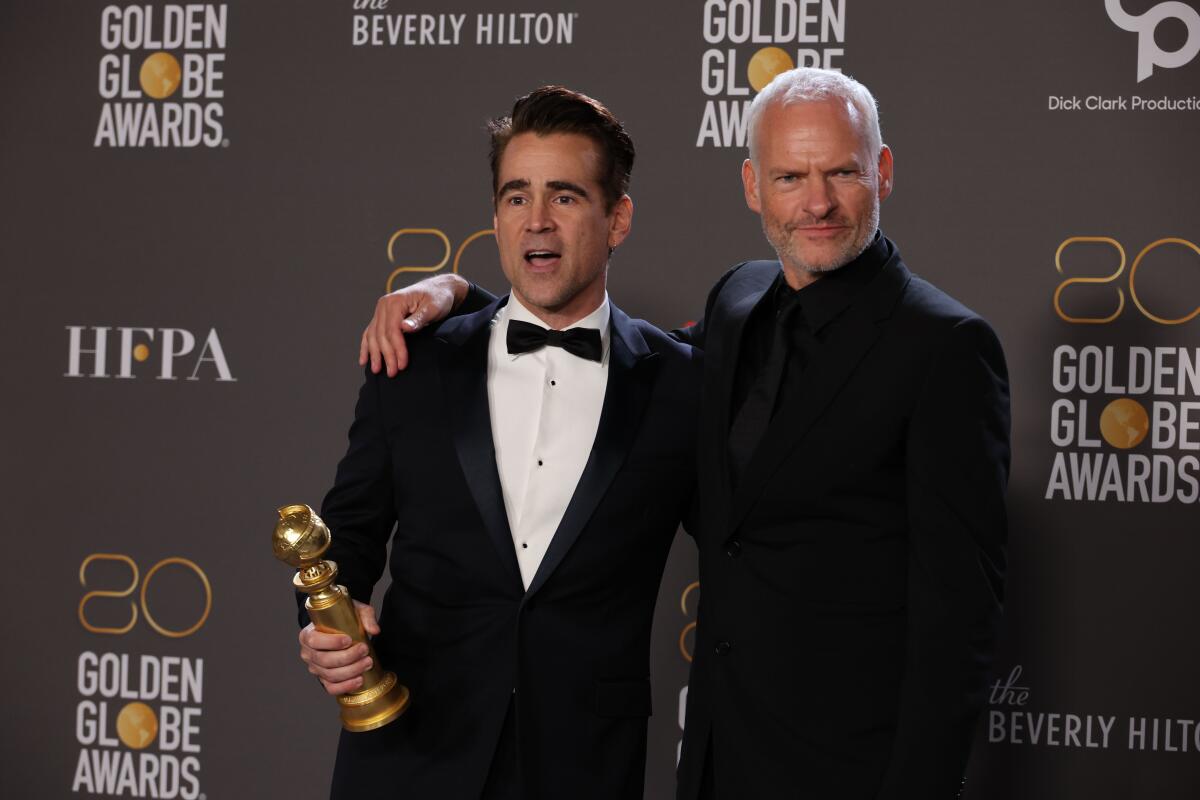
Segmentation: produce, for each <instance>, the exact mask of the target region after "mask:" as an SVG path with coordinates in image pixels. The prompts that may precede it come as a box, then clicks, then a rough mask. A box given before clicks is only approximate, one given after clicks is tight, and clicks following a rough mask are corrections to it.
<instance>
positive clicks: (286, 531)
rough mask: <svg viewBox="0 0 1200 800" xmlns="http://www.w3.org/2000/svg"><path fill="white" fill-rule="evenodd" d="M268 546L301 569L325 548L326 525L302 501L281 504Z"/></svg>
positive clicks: (319, 555)
mask: <svg viewBox="0 0 1200 800" xmlns="http://www.w3.org/2000/svg"><path fill="white" fill-rule="evenodd" d="M271 548H272V550H274V551H275V557H276V558H278V559H279V560H280V561H283V562H285V563H287V564H289V565H291V566H293V567H295V568H296V569H302V568H304V567H307V566H309V565H310V564H313V563H315V562H316V561H317V560H319V559H320V558H321V556H322V555H323V554H324V553H325V551H326V550H328V549H329V528H328V527H326V525H325V523H324V522H323V521H322V520H321V518H320V517H319V516H317V514H316V512H315V511H313V510H312V509H311V508H309V507H308V506H307V505H305V504H303V503H297V504H295V505H290V506H283V507H282V508H280V509H279V522H278V523H276V525H275V530H274V532H273V533H272V535H271Z"/></svg>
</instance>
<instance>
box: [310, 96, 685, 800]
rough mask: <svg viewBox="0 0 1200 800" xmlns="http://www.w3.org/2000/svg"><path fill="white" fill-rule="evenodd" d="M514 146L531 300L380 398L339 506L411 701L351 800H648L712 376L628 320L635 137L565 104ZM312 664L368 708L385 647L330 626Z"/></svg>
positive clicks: (349, 792)
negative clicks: (662, 598)
mask: <svg viewBox="0 0 1200 800" xmlns="http://www.w3.org/2000/svg"><path fill="white" fill-rule="evenodd" d="M491 134H492V170H493V190H494V203H495V219H494V223H495V228H496V241H497V246H498V249H499V253H500V261H501V264H502V267H503V269H504V272H505V275H506V276H507V277H508V278H509V280H510V282H511V283H512V292H511V294H510V295H508V296H507V297H505V298H501V299H499V300H495V301H493V302H490V303H489V304H487V306H486V307H484V308H483V309H482V310H479V311H476V312H475V313H472V314H467V315H464V316H459V317H455V318H453V319H450V320H448V321H446V322H445V323H443V324H441V325H439V326H436V327H434V328H430V329H429V330H427V331H424V332H422V333H421V334H419V335H415V336H412V337H411V338H410V339H409V342H408V346H409V348H411V351H412V353H413V356H414V365H413V367H412V368H411V369H409V370H408V371H406V372H405V374H404V375H403V376H401V377H400V378H398V379H395V380H387V379H384V378H383V377H382V376H379V375H374V374H371V373H370V372H368V374H367V378H366V383H365V384H364V385H363V388H362V390H361V393H360V395H359V400H358V405H357V408H356V410H355V419H354V424H353V425H352V426H351V428H350V434H349V439H350V444H349V449H348V451H347V453H346V456H345V457H344V458H343V459H342V461H341V463H340V464H339V466H338V471H337V478H336V481H335V484H334V486H333V489H332V490H331V491H330V492H329V494H328V495H327V496H326V498H325V502H324V504H323V506H322V511H321V515H322V517H323V518H324V519H325V521H326V522H327V523H328V524H329V526H330V528H331V530H332V533H333V544H332V546H331V548H330V550H329V552H328V554H327V557H328V558H331V559H332V560H334V561H335V562H336V563H337V564H338V566H339V568H340V574H339V580H340V582H342V583H344V584H345V585H346V587H347V588H348V589H349V592H350V594H351V595H352V596H353V598H354V599H355V600H356V601H357V602H358V603H359V609H360V615H361V616H362V618H363V620H364V625H365V627H366V628H367V629H368V632H370V633H373V634H376V635H375V637H374V645H375V648H376V652H377V654H378V656H379V658H380V660H381V661H382V663H383V664H384V665H385V666H386V667H387V668H388V669H391V670H393V671H395V672H396V673H397V676H398V677H399V679H400V680H401V681H402V682H403V683H405V684H406V685H407V686H408V687H409V688H410V690H411V692H412V704H411V706H410V708H409V710H408V711H407V712H406V713H405V714H404V715H403V716H401V717H400V718H398V719H397V720H396V721H394V722H392V723H391V724H389V725H387V726H385V727H383V728H381V729H379V730H376V731H371V732H367V733H346V732H343V734H342V737H341V741H340V745H339V748H338V757H337V764H336V767H335V770H334V777H333V788H332V796H333V797H334V798H355V800H365V799H366V798H384V797H386V798H401V797H402V798H415V799H417V800H457V799H459V798H461V799H463V800H466V799H467V798H470V799H471V800H475V799H476V798H480V797H483V798H488V799H492V798H505V799H508V800H526V799H528V798H546V800H557V798H567V797H570V798H596V800H612V798H627V799H628V800H641V798H642V783H643V773H644V764H645V748H646V723H647V716H648V715H649V714H650V685H649V678H648V674H649V643H650V627H651V620H652V613H653V609H654V602H655V598H656V597H657V591H658V584H659V580H660V578H661V575H662V569H663V565H664V562H665V560H666V556H667V552H668V550H669V548H670V544H671V541H672V538H673V537H674V535H675V532H676V530H677V528H678V525H679V521H680V519H681V518H682V516H683V514H684V512H685V510H686V509H687V508H688V506H689V503H690V501H691V499H692V496H693V491H694V483H695V478H694V463H695V453H694V450H695V441H696V424H697V418H698V413H699V385H700V380H701V375H702V364H701V360H700V359H699V357H698V355H697V354H696V353H695V352H694V351H693V350H692V348H691V347H690V346H688V345H685V344H680V343H679V342H677V341H674V340H672V339H671V338H669V337H668V336H667V335H665V334H663V333H662V332H661V331H659V330H658V329H656V328H654V327H652V326H650V325H648V324H646V323H644V322H642V321H640V320H631V319H629V318H628V317H627V316H626V315H625V314H623V313H622V312H621V311H620V309H618V308H617V307H616V306H613V305H611V304H610V303H609V302H608V297H607V294H606V292H605V279H606V273H607V266H608V261H609V256H610V254H611V252H612V250H613V248H615V247H616V246H617V245H619V244H620V243H621V241H622V240H624V238H625V236H626V235H627V234H628V232H629V228H630V223H631V220H632V215H633V206H632V203H631V201H630V199H629V196H628V194H627V193H626V190H627V187H628V182H629V174H630V171H631V169H632V165H633V157H634V150H633V144H632V142H631V141H630V140H629V137H628V135H627V134H626V133H625V131H624V129H623V128H622V126H621V124H620V123H619V122H618V121H617V120H616V118H615V117H613V116H612V114H611V113H609V112H608V110H607V109H605V108H604V107H603V106H601V105H600V104H599V103H597V102H596V101H594V100H592V99H590V98H587V97H585V96H583V95H579V94H577V93H574V92H571V91H569V90H566V89H563V88H561V87H544V88H543V89H539V90H537V91H535V92H533V93H532V94H530V95H527V96H526V97H524V98H521V99H520V100H518V101H517V103H516V105H515V106H514V108H513V112H512V116H511V117H510V118H505V119H502V120H497V121H495V122H494V123H493V124H492V128H491ZM414 454H420V458H416V457H414ZM389 540H390V542H391V556H390V560H389V559H388V556H387V547H388V543H389ZM385 566H390V571H391V579H392V583H391V586H390V588H389V589H388V591H387V593H386V595H385V596H384V599H383V604H382V614H381V617H380V624H379V625H376V624H375V623H374V618H373V616H374V615H373V612H371V611H370V606H369V605H368V604H369V602H370V597H371V591H372V588H373V586H374V584H375V583H376V581H378V579H379V578H380V576H381V575H382V572H383V569H384V567H385ZM300 642H301V658H302V659H303V660H304V661H305V662H306V663H307V664H308V665H309V669H310V671H311V672H313V673H314V674H315V675H317V676H318V677H319V678H320V679H321V681H322V683H323V684H324V685H325V687H326V689H327V691H329V692H330V693H331V694H339V693H342V692H345V691H350V690H353V689H355V688H358V687H359V686H360V685H361V677H360V676H361V674H362V672H363V671H365V669H366V668H367V666H368V661H367V658H366V651H365V647H364V646H362V645H357V646H353V647H351V646H349V640H348V638H347V637H343V636H340V635H336V634H325V633H321V632H319V631H316V630H315V629H314V628H313V627H312V626H311V624H310V625H309V626H307V627H305V628H304V630H302V631H301V634H300Z"/></svg>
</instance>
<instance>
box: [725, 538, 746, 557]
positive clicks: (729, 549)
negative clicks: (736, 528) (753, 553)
mask: <svg viewBox="0 0 1200 800" xmlns="http://www.w3.org/2000/svg"><path fill="white" fill-rule="evenodd" d="M741 554H742V543H741V541H740V540H739V539H730V540H729V541H728V542H726V543H725V555H727V556H729V557H730V558H737V557H738V556H740V555H741Z"/></svg>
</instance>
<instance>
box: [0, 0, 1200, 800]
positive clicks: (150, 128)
mask: <svg viewBox="0 0 1200 800" xmlns="http://www.w3.org/2000/svg"><path fill="white" fill-rule="evenodd" d="M1198 50H1200V13H1198V11H1197V3H1196V2H1195V0H1192V1H1191V2H1187V3H1180V2H1162V3H1156V2H1153V0H1123V2H1122V1H1120V0H1109V2H1107V3H1106V2H1102V0H1088V1H1085V0H1074V1H1073V2H1066V3H1009V4H997V3H982V2H963V3H937V4H932V3H931V4H918V5H914V4H911V3H895V2H885V0H819V1H818V0H708V2H701V0H696V2H690V3H687V2H673V3H647V2H642V3H634V2H616V1H615V0H606V2H583V1H579V0H577V1H576V2H565V1H564V0H546V1H545V2H532V3H524V2H520V3H518V2H513V0H502V2H494V3H485V2H483V1H482V0H447V2H433V1H432V0H425V2H412V1H411V0H314V1H313V2H306V3H296V2H283V1H282V0H253V2H251V1H250V0H241V1H239V2H229V3H199V4H188V5H179V4H168V3H162V2H142V3H125V2H119V3H110V2H103V1H102V0H39V2H36V3H33V2H16V1H15V0H5V2H3V3H2V4H0V181H2V186H3V191H2V194H0V203H2V209H3V213H2V214H0V260H2V263H3V272H2V275H3V284H2V286H0V297H3V300H4V312H3V326H4V327H3V330H4V335H3V337H0V348H2V351H0V352H2V361H0V363H2V364H3V369H2V370H0V375H2V376H3V378H2V380H3V382H4V383H3V397H4V400H3V404H4V413H3V415H0V425H3V447H2V449H0V463H2V465H3V475H2V480H0V486H2V487H3V489H2V492H3V495H2V497H3V506H2V512H3V527H4V530H5V531H6V535H5V537H4V541H5V545H4V563H5V564H6V568H5V569H4V576H5V578H4V581H5V583H4V604H3V607H4V617H5V625H4V628H5V632H4V636H3V639H4V647H3V649H4V656H3V658H0V676H2V677H3V685H4V687H5V689H4V712H3V714H2V715H0V733H2V736H3V766H4V768H3V769H2V770H0V794H3V796H5V797H37V798H67V797H74V796H79V797H110V796H118V797H154V796H158V797H171V798H173V797H178V798H186V799H187V800H194V799H195V798H212V799H213V800H217V798H258V797H279V798H283V797H288V798H318V797H322V796H323V794H324V792H325V789H326V786H327V780H328V775H329V772H330V767H331V764H332V760H333V754H334V744H335V740H336V738H337V735H338V724H337V719H336V708H335V705H334V703H333V702H332V701H331V700H330V699H329V698H328V697H326V696H324V695H323V694H322V692H321V691H320V690H319V688H318V687H317V686H316V685H315V683H314V681H313V680H312V678H311V677H310V676H308V675H307V673H306V672H305V671H304V669H303V667H302V666H301V664H300V662H299V661H298V659H297V644H296V638H295V637H296V629H295V622H294V614H293V606H292V595H291V588H290V577H291V574H290V571H289V570H288V569H287V568H286V567H284V566H283V565H281V564H279V563H278V562H276V561H275V560H274V559H273V558H272V556H271V552H270V548H269V542H268V534H269V532H270V530H271V527H272V524H273V515H274V509H275V508H276V507H277V506H279V505H282V504H285V503H291V502H298V501H305V502H310V503H314V504H315V503H319V501H320V499H321V497H322V495H323V493H324V492H325V490H326V489H327V488H328V486H329V483H330V481H331V479H332V477H333V470H334V466H335V464H336V461H337V459H338V458H339V457H340V455H341V452H342V450H343V447H344V441H345V439H344V437H345V431H346V428H347V426H348V424H349V422H350V419H351V414H352V409H353V404H354V399H355V396H356V391H357V387H358V385H359V382H360V380H361V372H360V370H359V368H358V367H357V365H356V363H355V358H356V352H357V345H358V336H359V333H360V331H361V329H362V326H363V324H364V323H365V322H366V320H367V318H368V317H369V315H370V313H371V310H372V308H373V305H374V301H375V298H376V297H378V296H379V295H380V294H381V293H382V292H384V290H385V288H386V287H387V286H388V285H389V281H391V282H394V284H395V285H403V284H405V283H407V282H411V281H412V280H414V279H416V278H418V277H421V276H422V275H424V274H428V272H429V271H434V272H436V271H443V272H444V271H449V270H457V271H458V272H460V273H461V274H463V275H464V276H467V277H468V278H470V279H471V280H474V281H478V282H481V283H482V284H484V285H486V286H488V287H490V288H492V289H495V290H500V289H502V288H503V282H502V277H501V274H500V272H499V269H498V267H497V261H496V254H495V248H494V243H493V240H492V237H491V235H490V232H489V228H490V227H491V216H490V214H491V210H490V205H489V175H488V171H487V161H486V139H485V134H484V131H483V125H484V122H485V120H486V119H487V118H488V117H491V116H495V115H498V114H501V113H504V112H505V111H507V109H508V108H509V107H510V106H511V103H512V100H513V99H514V97H516V96H517V95H519V94H523V93H524V92H526V91H528V90H530V89H532V88H533V87H535V86H538V85H540V84H544V83H550V82H556V83H563V84H566V85H568V86H571V87H574V88H577V89H580V90H582V91H584V92H587V93H590V94H592V95H594V96H596V97H599V98H601V99H602V100H603V101H604V102H605V103H607V104H608V105H609V106H610V107H611V108H612V109H613V110H614V111H615V112H616V113H617V115H619V116H620V117H621V118H622V119H623V120H624V121H625V122H626V123H627V125H628V128H629V130H630V131H631V132H632V135H633V137H634V139H635V141H636V143H637V148H638V163H637V168H636V171H635V175H634V180H633V188H632V194H633V197H634V201H635V205H636V217H635V221H634V231H633V235H632V237H631V238H630V239H629V241H628V242H627V244H626V245H624V246H623V247H622V248H621V249H620V250H619V251H618V252H617V254H616V255H615V257H614V258H613V262H612V267H611V272H610V285H609V290H610V293H611V295H612V297H613V299H614V301H615V302H617V303H618V304H619V305H621V306H622V307H623V308H624V309H625V310H626V311H628V312H630V313H631V314H633V315H635V316H641V317H644V318H646V319H648V320H650V321H652V322H654V323H656V324H658V325H660V326H662V327H665V328H669V327H673V326H677V325H679V324H681V323H684V322H687V321H688V320H690V319H694V318H695V317H696V316H697V315H698V314H700V313H701V309H702V307H703V300H704V297H705V294H706V292H707V290H708V288H709V287H710V286H711V284H712V282H713V281H714V280H715V279H716V278H717V277H718V276H719V275H720V274H721V273H722V272H723V271H724V270H725V269H726V268H727V267H728V266H729V265H730V264H732V263H735V262H737V261H740V260H743V259H747V258H757V257H765V256H770V255H771V253H770V251H769V249H768V247H767V245H766V244H765V241H764V239H763V237H762V234H761V232H760V230H759V222H758V219H757V217H755V216H754V215H753V214H751V213H750V212H749V211H747V210H746V208H745V206H744V204H743V200H742V191H741V186H740V183H739V178H738V170H739V165H740V163H741V160H742V158H743V156H744V149H743V145H744V137H745V111H746V107H747V105H748V103H749V101H750V100H751V98H752V97H753V96H754V94H755V91H756V90H757V89H758V88H759V87H761V85H762V82H763V80H764V79H765V78H768V77H770V76H771V75H773V74H775V72H776V71H777V70H779V69H781V68H785V67H787V66H790V65H792V64H809V65H812V64H818V65H822V66H831V67H836V68H839V69H843V70H845V71H847V72H849V73H850V74H853V75H854V76H856V77H857V78H859V79H861V80H862V81H864V82H865V83H866V84H867V85H869V86H870V87H871V88H872V89H873V90H874V92H875V93H876V95H877V96H878V98H879V100H880V104H881V119H882V122H883V131H884V138H885V140H886V141H887V142H888V143H889V144H890V145H891V146H892V148H893V150H894V152H895V157H896V191H895V193H894V194H893V195H892V197H891V198H890V199H889V200H888V201H887V202H886V203H885V205H884V208H883V228H884V230H885V231H886V232H887V234H888V235H889V236H891V237H892V238H893V239H894V240H895V241H896V242H897V243H898V244H899V246H900V247H901V249H902V252H903V253H904V256H905V258H906V260H907V262H908V263H909V265H910V266H911V267H912V268H913V269H914V271H915V272H917V273H918V274H920V275H922V276H924V277H926V278H928V279H930V280H932V281H933V282H934V283H936V284H938V285H939V286H941V287H942V288H943V289H945V290H947V291H949V292H950V293H951V294H953V295H955V296H956V297H958V298H960V299H961V300H963V301H964V302H966V303H967V304H968V305H970V306H971V307H973V308H974V309H976V310H977V311H979V312H980V313H982V314H983V315H984V316H986V317H987V318H988V319H989V320H990V321H991V322H992V324H993V325H994V326H995V327H996V329H997V330H998V331H999V333H1000V336H1001V338H1002V340H1003V342H1004V345H1005V349H1006V351H1007V354H1008V358H1009V363H1010V367H1011V372H1012V388H1013V444H1014V463H1013V467H1014V470H1013V476H1012V483H1011V489H1010V494H1009V497H1010V504H1011V509H1012V532H1011V548H1010V553H1011V568H1010V570H1009V574H1008V586H1007V589H1008V592H1007V601H1006V616H1005V630H1004V633H1003V636H1002V639H1001V644H1000V651H999V655H998V659H997V676H996V681H997V683H996V685H995V688H994V690H993V692H992V694H991V697H990V698H989V699H990V704H989V707H988V709H987V710H986V711H985V714H984V718H983V719H982V720H981V724H980V727H979V732H978V737H977V743H976V747H975V752H974V756H973V759H972V764H971V768H970V774H969V780H968V783H967V790H966V794H965V796H966V797H968V798H973V799H980V800H1018V799H1019V800H1038V799H1039V798H1151V797H1153V798H1160V799H1163V800H1165V799H1167V798H1191V797H1195V796H1197V793H1198V792H1200V725H1197V720H1200V687H1198V682H1197V680H1196V675H1197V673H1198V671H1200V645H1198V644H1197V641H1196V630H1197V628H1196V612H1195V609H1196V608H1197V606H1198V605H1200V587H1198V586H1197V584H1196V581H1195V580H1194V575H1195V571H1196V566H1197V564H1200V514H1198V513H1197V508H1198V499H1200V463H1198V461H1197V456H1198V455H1200V452H1198V451H1200V348H1197V346H1196V345H1197V341H1198V340H1197V334H1198V333H1200V320H1197V319H1195V318H1196V317H1197V316H1198V315H1200V246H1198V244H1197V243H1198V242H1200V225H1198V223H1197V210H1198V205H1200V204H1198V201H1197V192H1196V180H1197V176H1198V175H1200V154H1198V148H1197V144H1196V143H1197V142H1200V99H1198V98H1197V95H1198V94H1200V59H1198V58H1196V56H1197V52H1198ZM419 270H426V272H421V271H419ZM879 402H880V403H887V402H888V398H887V397H886V396H882V397H880V398H879ZM419 455H420V454H414V457H419ZM695 563H696V559H695V553H694V550H693V547H692V544H691V542H690V540H688V539H687V538H686V536H684V535H683V534H680V537H679V539H678V541H677V542H676V545H675V548H674V550H673V552H672V555H671V559H670V562H669V564H668V567H667V571H666V575H665V577H664V579H663V583H662V590H661V594H660V597H659V603H658V608H657V611H656V617H655V631H654V637H655V646H654V656H653V664H652V671H653V681H654V706H655V713H654V716H653V717H652V719H651V721H650V751H649V755H648V762H647V772H646V787H647V788H646V796H647V797H648V798H667V797H669V796H670V794H671V787H672V782H673V769H674V766H675V759H676V752H677V747H678V743H679V738H680V724H681V722H682V720H683V703H684V700H685V698H686V693H685V685H686V680H687V666H688V658H689V657H690V648H691V646H692V641H693V634H692V621H693V620H694V614H695V609H696V604H697V601H698V599H699V594H700V593H702V592H703V588H702V587H700V588H697V587H696V586H695V584H694V581H695V578H696V568H695ZM377 597H378V593H377ZM793 635H796V634H795V632H794V631H791V630H788V629H786V628H784V629H781V630H780V631H779V636H780V637H781V638H782V637H787V636H793ZM822 690H823V687H821V686H797V687H795V691H801V692H821V691H822ZM398 781H399V783H398V785H399V786H402V785H403V781H402V776H401V777H399V778H398ZM397 796H401V795H400V794H399V793H398V795H397Z"/></svg>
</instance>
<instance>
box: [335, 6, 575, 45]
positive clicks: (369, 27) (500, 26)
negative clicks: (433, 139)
mask: <svg viewBox="0 0 1200 800" xmlns="http://www.w3.org/2000/svg"><path fill="white" fill-rule="evenodd" d="M347 2H348V3H349V5H350V7H351V8H352V10H353V11H354V14H353V15H352V16H351V18H350V19H351V27H350V43H351V44H352V45H354V46H355V47H402V48H414V47H416V48H420V47H458V46H463V45H474V46H482V47H486V46H495V45H503V46H505V47H512V46H518V45H524V46H532V47H538V46H546V45H570V44H574V43H575V23H576V22H577V21H578V20H579V14H578V12H574V11H553V12H552V11H529V10H519V11H487V12H479V13H475V14H465V13H454V12H437V13H407V12H400V13H397V12H395V11H393V10H392V8H391V5H392V2H391V0H347Z"/></svg>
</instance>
